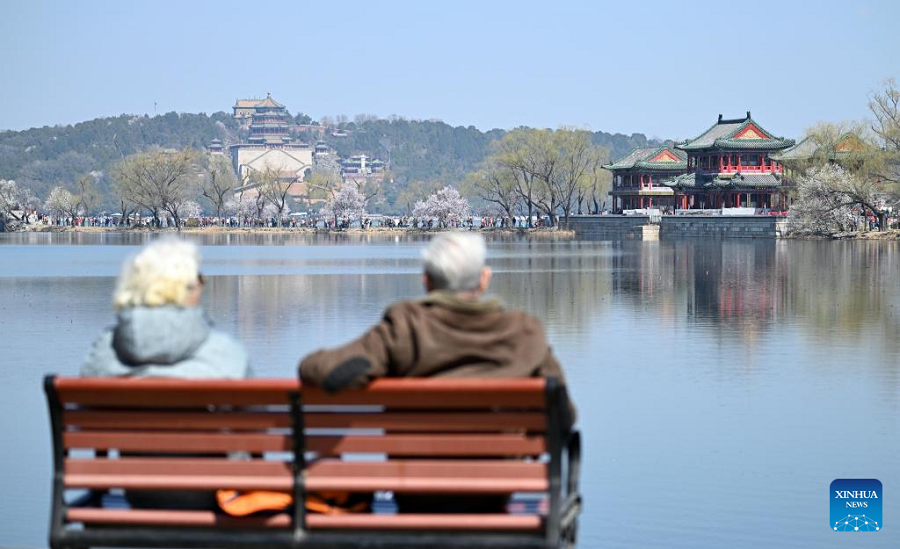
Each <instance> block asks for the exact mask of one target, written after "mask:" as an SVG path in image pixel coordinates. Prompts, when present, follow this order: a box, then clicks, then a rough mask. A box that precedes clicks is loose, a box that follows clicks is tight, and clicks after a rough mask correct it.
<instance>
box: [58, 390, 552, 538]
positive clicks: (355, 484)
mask: <svg viewBox="0 0 900 549" xmlns="http://www.w3.org/2000/svg"><path fill="white" fill-rule="evenodd" d="M45 385H46V391H47V395H48V403H49V406H50V414H51V420H52V424H53V435H54V457H55V460H54V463H55V477H54V479H55V482H54V505H53V516H52V524H51V535H52V534H53V532H57V531H61V530H62V529H63V528H65V526H66V524H67V523H73V522H80V523H83V524H84V525H88V526H89V525H91V524H94V523H104V524H119V525H122V524H135V525H141V526H142V527H148V526H150V527H152V526H154V525H155V526H171V525H173V524H180V525H182V526H197V527H202V526H216V527H238V528H241V529H271V528H283V529H291V530H293V532H294V533H295V535H300V534H302V533H304V532H306V531H308V530H317V529H321V530H331V529H345V528H357V529H367V530H379V529H382V530H383V529H391V530H397V529H401V530H402V529H428V530H435V529H438V530H456V531H460V530H467V531H471V530H491V531H498V530H506V531H520V532H521V531H530V532H533V533H534V534H535V535H541V536H545V535H546V536H548V538H549V539H552V537H553V536H556V535H557V533H558V532H556V529H557V526H555V525H554V518H553V517H554V516H555V515H557V514H558V508H559V491H560V490H559V478H560V453H561V445H562V435H563V433H562V432H561V427H562V422H561V421H560V414H561V413H562V410H563V407H564V406H565V403H564V402H563V396H562V395H563V393H562V391H561V390H560V388H559V387H558V386H557V384H556V383H555V380H546V381H545V380H542V379H516V380H509V379H479V380H471V379H466V380H448V379H385V380H379V381H376V382H375V383H373V384H372V385H371V386H370V387H368V388H367V389H365V390H360V391H348V392H344V393H339V394H336V395H328V394H325V393H323V392H322V391H321V390H319V389H316V388H312V387H302V388H301V386H300V384H299V383H298V382H297V381H295V380H281V379H279V380H271V379H253V380H239V381H226V380H210V381H187V380H175V379H107V378H104V379H100V378H94V379H82V378H53V377H49V378H48V379H47V380H46V384H45ZM301 432H302V433H304V436H294V435H295V433H301ZM72 489H89V490H97V491H107V490H110V489H124V490H128V491H132V490H154V491H156V492H168V493H170V494H171V497H172V498H177V497H178V494H179V493H183V492H184V491H198V492H212V491H215V490H218V489H234V490H241V491H252V490H269V491H275V492H284V493H289V494H292V495H293V496H294V501H306V495H307V494H308V493H323V492H335V491H337V492H354V493H373V492H376V491H392V492H394V493H396V494H418V495H426V494H429V495H433V496H446V495H451V494H453V495H471V496H473V497H478V496H486V495H498V494H512V493H515V492H541V493H548V494H549V495H550V501H549V507H550V510H549V514H548V516H549V517H550V518H549V519H548V518H547V517H542V516H540V515H539V514H538V513H531V514H525V515H501V514H490V515H484V516H476V515H474V514H465V513H464V514H451V515H446V514H445V515H433V516H430V517H425V516H422V515H417V514H415V513H412V514H409V515H406V514H399V515H373V514H334V515H318V514H315V515H314V514H307V513H306V512H305V506H304V505H295V506H294V512H293V513H290V514H286V513H280V514H274V515H268V516H252V517H246V518H232V517H228V518H223V517H222V516H221V515H218V514H215V513H212V512H209V511H196V510H195V511H176V510H171V509H130V510H129V509H121V510H110V509H98V508H96V507H92V506H84V507H76V506H70V507H68V508H67V506H66V503H65V499H64V494H65V492H66V490H72ZM556 522H558V520H557V521H556Z"/></svg>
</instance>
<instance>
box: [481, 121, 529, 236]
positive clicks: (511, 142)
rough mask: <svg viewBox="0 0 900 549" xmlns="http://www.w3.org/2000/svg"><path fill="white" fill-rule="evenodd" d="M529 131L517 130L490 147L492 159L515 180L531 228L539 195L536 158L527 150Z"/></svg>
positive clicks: (525, 129) (524, 129)
mask: <svg viewBox="0 0 900 549" xmlns="http://www.w3.org/2000/svg"><path fill="white" fill-rule="evenodd" d="M530 132H531V130H529V129H527V128H518V129H515V130H513V131H511V132H509V133H508V134H506V135H505V136H504V137H503V139H501V140H500V141H497V142H495V143H494V144H493V146H492V151H493V152H492V159H493V160H494V161H496V162H497V163H498V164H500V165H502V166H504V167H505V168H507V169H508V170H510V173H511V174H512V176H513V177H514V178H515V184H516V192H517V193H518V194H519V196H521V197H522V200H523V201H524V203H525V208H526V210H527V212H528V226H529V227H532V226H533V223H532V217H533V216H534V208H535V207H536V202H535V199H536V197H537V196H538V194H539V189H538V184H539V182H538V178H537V176H536V173H537V172H538V168H537V158H535V157H534V156H531V155H530V154H529V150H528V144H529V139H530V137H529V136H530Z"/></svg>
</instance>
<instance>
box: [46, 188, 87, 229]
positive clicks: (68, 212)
mask: <svg viewBox="0 0 900 549" xmlns="http://www.w3.org/2000/svg"><path fill="white" fill-rule="evenodd" d="M44 207H45V208H46V209H47V210H48V211H50V212H52V213H54V214H56V215H57V216H63V217H70V218H71V219H72V225H74V224H75V218H76V217H78V213H79V209H78V207H79V200H78V197H76V196H75V195H74V194H72V193H71V192H69V191H68V190H67V189H65V188H64V187H54V188H53V189H51V191H50V194H49V195H48V196H47V202H46V203H45V205H44Z"/></svg>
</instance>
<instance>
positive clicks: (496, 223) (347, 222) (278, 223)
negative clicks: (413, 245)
mask: <svg viewBox="0 0 900 549" xmlns="http://www.w3.org/2000/svg"><path fill="white" fill-rule="evenodd" d="M22 221H23V222H24V223H25V224H26V225H48V226H56V227H105V228H127V229H132V228H148V229H166V228H173V227H175V221H174V220H173V218H172V217H171V216H170V215H168V214H163V215H159V216H158V217H152V216H142V215H138V214H132V215H128V216H122V215H121V214H102V215H95V216H75V217H72V216H64V215H55V216H54V215H47V214H43V213H41V212H38V211H34V212H31V213H27V214H25V215H24V216H23V219H22ZM179 223H180V224H181V228H193V227H226V228H231V229H237V228H276V227H280V228H289V229H304V228H309V229H317V228H322V229H328V230H335V229H350V228H361V229H364V230H366V229H371V228H373V227H375V228H392V229H421V230H433V229H478V228H480V229H525V228H529V223H528V217H527V216H518V215H517V216H513V217H512V218H509V217H504V216H484V217H475V216H469V217H467V218H464V219H457V218H451V219H446V220H441V219H435V218H425V217H413V216H382V215H371V216H364V217H362V218H361V219H351V218H347V217H344V218H337V219H335V218H330V217H321V216H311V215H291V216H287V217H283V218H280V219H279V218H278V217H275V216H269V217H261V218H259V217H251V216H221V217H216V216H208V215H204V216H199V217H188V218H182V219H181V220H180V221H179ZM549 226H551V223H550V220H549V218H547V217H546V216H542V217H538V216H532V218H531V224H530V227H534V228H540V227H549Z"/></svg>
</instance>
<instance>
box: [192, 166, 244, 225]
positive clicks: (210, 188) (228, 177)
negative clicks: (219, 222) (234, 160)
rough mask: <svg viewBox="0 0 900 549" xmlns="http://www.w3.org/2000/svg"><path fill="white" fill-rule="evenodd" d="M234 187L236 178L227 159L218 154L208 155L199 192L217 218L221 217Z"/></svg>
mask: <svg viewBox="0 0 900 549" xmlns="http://www.w3.org/2000/svg"><path fill="white" fill-rule="evenodd" d="M235 187H237V179H236V178H235V176H234V171H233V170H232V169H231V166H230V165H229V164H228V161H227V160H226V159H224V158H222V157H220V156H210V157H209V158H208V160H207V162H206V167H205V170H204V173H203V178H202V179H201V182H200V194H201V195H203V196H204V197H206V198H207V200H209V202H210V203H211V204H212V206H213V211H215V212H216V217H217V218H221V217H222V213H223V212H224V211H225V202H226V201H227V200H228V198H229V197H230V196H231V193H232V191H234V189H235Z"/></svg>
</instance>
